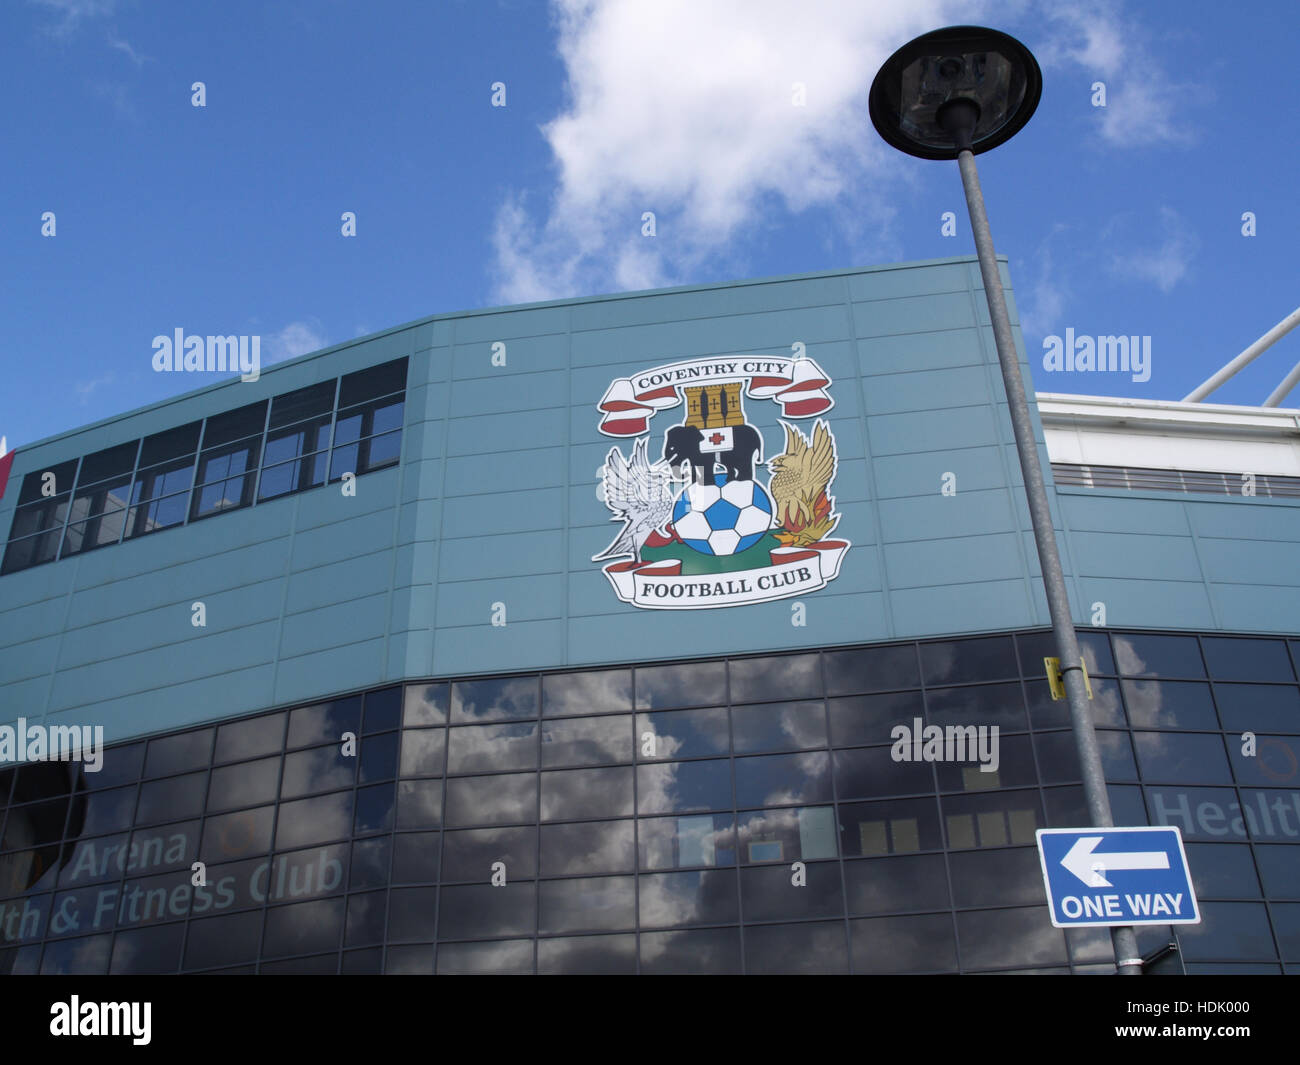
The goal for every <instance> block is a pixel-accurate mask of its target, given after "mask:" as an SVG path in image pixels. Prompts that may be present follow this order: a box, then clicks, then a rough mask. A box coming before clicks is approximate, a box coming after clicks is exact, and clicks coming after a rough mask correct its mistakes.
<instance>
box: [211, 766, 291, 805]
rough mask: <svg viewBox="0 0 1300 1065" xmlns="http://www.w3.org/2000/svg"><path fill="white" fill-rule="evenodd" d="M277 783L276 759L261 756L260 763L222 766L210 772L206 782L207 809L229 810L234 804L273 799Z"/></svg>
mask: <svg viewBox="0 0 1300 1065" xmlns="http://www.w3.org/2000/svg"><path fill="white" fill-rule="evenodd" d="M279 783H280V759H279V758H263V759H262V760H261V761H260V762H243V763H240V764H238V765H228V766H222V767H221V768H219V769H214V770H213V771H212V781H211V783H210V784H209V785H208V809H209V810H213V811H215V810H229V809H232V808H234V807H237V806H254V805H257V804H258V803H267V802H274V801H275V792H276V788H277V787H278V786H279Z"/></svg>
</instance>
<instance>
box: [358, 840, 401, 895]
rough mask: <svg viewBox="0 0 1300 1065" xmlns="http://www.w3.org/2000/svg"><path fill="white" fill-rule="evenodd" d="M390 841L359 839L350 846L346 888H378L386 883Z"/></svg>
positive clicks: (390, 849) (390, 848) (390, 850)
mask: <svg viewBox="0 0 1300 1065" xmlns="http://www.w3.org/2000/svg"><path fill="white" fill-rule="evenodd" d="M391 852H392V840H390V839H387V838H380V839H359V840H356V841H354V842H353V844H352V872H351V876H350V877H349V878H348V888H349V889H350V890H355V889H357V888H363V887H380V886H381V885H386V884H387V883H388V864H389V858H390V855H391Z"/></svg>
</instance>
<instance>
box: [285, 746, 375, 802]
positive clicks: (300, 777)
mask: <svg viewBox="0 0 1300 1065" xmlns="http://www.w3.org/2000/svg"><path fill="white" fill-rule="evenodd" d="M356 774H357V759H356V757H355V755H350V754H344V753H343V750H342V748H341V747H335V746H329V747H315V748H312V749H311V750H306V751H295V752H294V753H292V754H288V755H285V758H284V780H283V782H282V783H281V785H280V796H281V798H286V799H288V798H296V797H298V796H299V795H308V794H311V793H312V792H315V791H330V790H332V789H336V788H348V787H351V786H352V783H353V781H354V780H355V779H356Z"/></svg>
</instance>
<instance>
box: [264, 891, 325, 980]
mask: <svg viewBox="0 0 1300 1065" xmlns="http://www.w3.org/2000/svg"><path fill="white" fill-rule="evenodd" d="M342 926H343V900H342V899H320V900H318V901H316V902H300V903H297V904H296V905H293V906H272V907H271V908H270V909H269V910H267V913H266V933H265V938H264V939H263V945H262V956H263V957H270V958H274V957H277V956H279V955H282V954H309V953H313V952H315V951H321V950H337V949H338V946H339V939H340V937H341V933H342ZM332 969H333V965H331V971H332Z"/></svg>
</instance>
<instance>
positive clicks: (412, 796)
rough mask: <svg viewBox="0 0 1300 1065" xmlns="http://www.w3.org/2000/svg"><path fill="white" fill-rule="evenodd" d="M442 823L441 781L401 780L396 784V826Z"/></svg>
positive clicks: (416, 826) (424, 826) (418, 826)
mask: <svg viewBox="0 0 1300 1065" xmlns="http://www.w3.org/2000/svg"><path fill="white" fill-rule="evenodd" d="M441 825H442V781H441V780H402V781H399V782H398V785H397V827H398V828H439V827H441Z"/></svg>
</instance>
